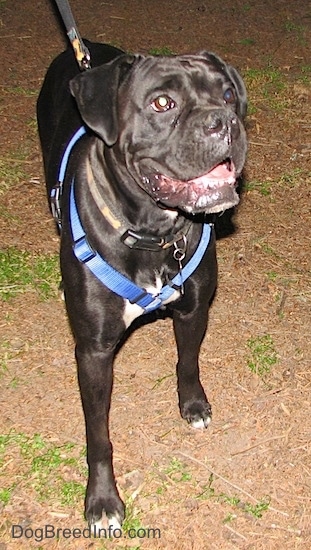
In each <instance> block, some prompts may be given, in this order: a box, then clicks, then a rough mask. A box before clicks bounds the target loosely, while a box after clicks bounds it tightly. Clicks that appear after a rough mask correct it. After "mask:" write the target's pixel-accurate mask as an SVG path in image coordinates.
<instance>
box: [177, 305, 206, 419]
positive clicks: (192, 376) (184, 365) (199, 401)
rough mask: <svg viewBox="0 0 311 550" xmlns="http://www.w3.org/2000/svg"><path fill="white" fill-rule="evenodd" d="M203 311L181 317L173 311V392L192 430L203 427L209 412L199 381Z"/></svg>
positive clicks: (203, 321) (180, 314)
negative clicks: (174, 384) (176, 395)
mask: <svg viewBox="0 0 311 550" xmlns="http://www.w3.org/2000/svg"><path fill="white" fill-rule="evenodd" d="M207 317H208V312H207V309H206V310H203V308H202V307H201V308H200V311H196V312H195V313H194V312H192V313H188V314H184V313H181V312H179V311H178V310H177V311H174V316H173V320H174V332H175V339H176V344H177V351H178V363H177V389H178V398H179V408H180V413H181V416H182V417H183V418H184V419H185V420H187V422H189V424H191V425H192V426H193V427H195V428H206V427H207V426H208V424H209V423H210V421H211V417H212V410H211V406H210V404H209V402H208V400H207V397H206V395H205V392H204V389H203V387H202V384H201V382H200V373H199V351H200V346H201V342H202V339H203V336H204V334H205V330H206V326H207Z"/></svg>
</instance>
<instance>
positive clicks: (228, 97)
mask: <svg viewBox="0 0 311 550" xmlns="http://www.w3.org/2000/svg"><path fill="white" fill-rule="evenodd" d="M224 101H225V103H235V93H234V90H233V89H232V88H228V89H227V90H226V91H225V93H224Z"/></svg>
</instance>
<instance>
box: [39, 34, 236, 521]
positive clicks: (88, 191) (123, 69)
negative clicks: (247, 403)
mask: <svg viewBox="0 0 311 550" xmlns="http://www.w3.org/2000/svg"><path fill="white" fill-rule="evenodd" d="M87 45H88V47H89V49H90V52H91V59H92V65H93V67H95V68H93V69H91V70H88V71H86V72H83V73H81V74H77V73H78V72H79V71H78V68H77V64H76V61H75V59H74V56H73V54H72V53H71V51H67V52H64V53H63V54H61V55H60V56H59V57H58V58H57V59H56V60H55V61H54V62H53V63H52V65H51V67H50V69H49V71H48V73H47V76H46V78H45V82H44V84H43V88H42V90H41V93H40V97H39V100H38V122H39V133H40V139H41V144H42V151H43V158H44V166H45V173H46V181H47V186H48V193H49V197H50V200H51V207H52V211H53V213H54V216H55V218H56V219H57V222H58V224H59V226H61V269H62V277H63V285H64V292H65V299H66V305H67V311H68V315H69V319H70V322H71V326H72V329H73V333H74V336H75V339H76V359H77V363H78V377H79V385H80V391H81V397H82V403H83V409H84V414H85V421H86V434H87V460H88V465H89V480H88V487H87V493H86V503H85V513H86V518H87V520H88V522H89V523H90V525H91V526H92V527H93V530H94V531H96V528H98V527H101V526H102V525H103V523H102V521H103V518H104V517H106V518H108V522H109V525H110V526H114V527H117V526H120V525H121V524H122V521H123V519H124V504H123V502H122V500H121V499H120V497H119V494H118V491H117V488H116V483H115V479H114V474H113V466H112V446H111V443H110V440H109V431H108V416H109V407H110V398H111V389H112V379H113V359H114V354H115V350H116V347H117V346H118V344H119V342H120V341H121V339H122V338H123V336H124V333H125V331H126V329H127V327H129V325H130V324H131V323H132V321H133V320H134V319H135V318H136V317H138V316H140V315H142V314H144V313H145V312H148V311H152V310H154V309H156V308H157V307H161V308H165V307H167V308H168V309H169V310H171V311H172V316H173V323H174V331H175V337H176V343H177V349H178V364H177V378H178V397H179V407H180V412H181V416H182V417H183V418H184V419H186V420H187V422H189V423H190V424H191V425H192V426H194V427H206V426H207V425H208V423H209V422H210V419H211V407H210V404H209V402H208V400H207V398H206V395H205V393H204V390H203V387H202V385H201V383H200V380H199V367H198V355H199V349H200V345H201V342H202V338H203V336H204V333H205V330H206V326H207V316H208V307H209V303H210V300H211V298H212V296H213V294H214V291H215V287H216V278H217V264H216V255H215V237H214V230H213V227H212V226H210V225H209V224H207V223H202V220H203V221H204V215H205V214H210V213H217V212H222V211H223V210H225V209H228V208H231V207H232V206H234V205H236V204H237V203H238V200H239V199H238V195H237V193H236V179H237V177H238V176H239V175H240V173H241V171H242V168H243V164H244V161H245V154H246V137H245V130H244V126H243V119H244V116H245V113H246V91H245V88H244V84H243V82H242V79H241V77H240V76H239V75H238V73H237V71H236V70H235V69H234V68H233V67H231V66H229V65H226V64H225V63H224V62H223V61H222V60H221V59H219V58H218V57H217V56H215V55H214V54H211V53H207V52H203V53H200V54H198V55H181V56H172V57H153V56H142V55H126V54H124V53H123V52H121V51H120V50H117V49H115V48H112V47H110V46H106V45H101V44H91V43H88V44H87ZM70 91H71V94H70ZM73 96H74V97H73Z"/></svg>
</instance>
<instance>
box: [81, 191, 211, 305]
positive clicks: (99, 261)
mask: <svg viewBox="0 0 311 550" xmlns="http://www.w3.org/2000/svg"><path fill="white" fill-rule="evenodd" d="M70 225H71V232H72V238H73V242H74V244H73V251H74V254H75V256H76V258H77V259H78V260H79V261H80V262H82V263H83V264H85V265H86V266H87V267H88V268H89V269H90V271H91V272H92V273H93V275H95V277H97V279H98V280H99V281H101V283H103V284H104V285H105V286H106V287H107V288H109V289H110V290H112V291H113V292H115V293H116V294H118V295H119V296H121V297H122V298H124V299H127V300H129V301H130V302H131V303H132V304H137V305H138V306H140V307H141V308H143V309H144V311H145V312H146V313H147V312H149V311H153V310H155V309H157V308H158V307H160V306H161V305H162V304H163V303H164V302H165V301H167V300H168V299H169V298H170V297H171V296H172V294H173V293H174V292H175V290H176V287H177V288H178V287H181V286H182V285H183V283H184V282H185V281H186V280H187V279H188V277H190V275H192V273H193V272H194V271H195V270H196V268H197V267H198V265H199V263H200V262H201V260H202V258H203V256H204V253H205V251H206V249H207V247H208V245H209V242H210V237H211V226H210V225H209V224H207V223H206V224H204V225H203V231H202V235H201V239H200V242H199V245H198V247H197V249H196V251H195V253H194V254H193V256H192V257H191V259H190V260H189V262H188V263H187V264H186V265H185V267H183V269H182V270H181V272H180V273H178V274H177V275H176V276H175V277H174V278H173V279H172V280H171V281H170V283H168V284H167V285H165V286H164V287H163V288H162V290H161V292H160V293H159V294H156V295H153V294H151V293H150V292H147V291H146V290H145V289H144V288H141V287H139V286H137V285H136V284H135V283H133V282H132V281H130V280H129V279H128V278H127V277H125V276H124V275H122V274H121V273H119V272H118V271H117V270H116V269H114V268H113V267H112V266H111V265H110V264H108V262H106V260H104V258H102V256H100V254H98V252H96V251H95V250H93V248H92V247H91V245H90V244H89V242H88V239H87V237H86V233H85V231H84V229H83V227H82V224H81V221H80V217H79V213H78V210H77V206H76V201H75V196H74V181H72V184H71V189H70Z"/></svg>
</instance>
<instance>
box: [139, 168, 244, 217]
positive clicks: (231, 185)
mask: <svg viewBox="0 0 311 550" xmlns="http://www.w3.org/2000/svg"><path fill="white" fill-rule="evenodd" d="M236 179H237V174H236V169H235V166H234V163H233V162H232V160H231V159H226V160H224V161H223V162H221V163H219V164H217V165H216V166H214V167H213V168H212V169H211V170H210V171H209V172H207V173H206V174H203V175H202V176H199V177H197V178H194V179H190V180H188V181H182V180H175V179H173V178H170V177H168V176H165V175H162V174H158V173H157V174H154V175H152V176H151V177H149V178H145V185H147V187H148V189H149V192H150V193H151V195H152V196H153V198H154V199H155V200H156V201H159V202H161V203H162V204H163V205H166V206H167V207H171V208H180V209H182V210H185V211H186V212H191V213H196V212H206V213H210V214H211V213H215V212H221V211H223V210H226V209H228V208H232V207H233V206H235V205H236V204H238V202H239V196H238V194H237V192H236Z"/></svg>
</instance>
